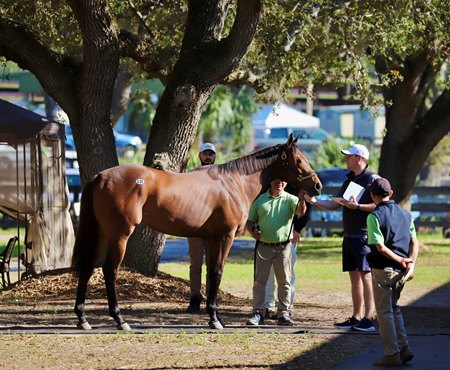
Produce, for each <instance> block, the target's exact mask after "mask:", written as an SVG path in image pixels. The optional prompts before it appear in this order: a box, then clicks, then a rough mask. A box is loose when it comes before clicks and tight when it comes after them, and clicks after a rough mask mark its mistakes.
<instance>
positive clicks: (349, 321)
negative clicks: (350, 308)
mask: <svg viewBox="0 0 450 370" xmlns="http://www.w3.org/2000/svg"><path fill="white" fill-rule="evenodd" d="M360 321H361V320H358V319H356V318H355V317H354V316H352V317H349V318H348V319H347V320H345V321H342V322H337V323H336V324H334V326H335V327H336V328H338V329H350V328H351V327H352V326H355V325H357V324H359V322H360Z"/></svg>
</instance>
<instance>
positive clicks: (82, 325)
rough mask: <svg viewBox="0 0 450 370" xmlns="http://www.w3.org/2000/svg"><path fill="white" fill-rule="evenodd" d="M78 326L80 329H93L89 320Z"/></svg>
mask: <svg viewBox="0 0 450 370" xmlns="http://www.w3.org/2000/svg"><path fill="white" fill-rule="evenodd" d="M77 328H78V329H82V330H92V327H91V325H89V323H88V322H87V321H86V322H84V323H79V324H78V325H77Z"/></svg>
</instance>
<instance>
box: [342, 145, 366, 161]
mask: <svg viewBox="0 0 450 370" xmlns="http://www.w3.org/2000/svg"><path fill="white" fill-rule="evenodd" d="M341 153H342V154H345V155H350V154H355V155H359V156H361V157H363V158H364V159H369V150H368V149H367V148H366V147H365V146H364V145H361V144H355V145H352V146H351V147H350V148H348V150H341Z"/></svg>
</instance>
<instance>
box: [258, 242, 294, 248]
mask: <svg viewBox="0 0 450 370" xmlns="http://www.w3.org/2000/svg"><path fill="white" fill-rule="evenodd" d="M288 243H289V242H280V243H266V242H262V241H259V244H264V245H267V246H268V247H273V248H275V247H284V246H286V245H287V244H288Z"/></svg>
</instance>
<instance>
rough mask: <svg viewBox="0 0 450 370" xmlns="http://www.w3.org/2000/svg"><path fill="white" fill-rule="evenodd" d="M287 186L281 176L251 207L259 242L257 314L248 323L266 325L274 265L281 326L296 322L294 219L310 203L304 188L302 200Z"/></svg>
mask: <svg viewBox="0 0 450 370" xmlns="http://www.w3.org/2000/svg"><path fill="white" fill-rule="evenodd" d="M286 185H287V184H286V182H284V181H282V180H280V179H275V180H273V181H272V182H271V183H270V189H269V190H268V191H267V192H265V193H263V194H261V195H260V196H259V197H258V198H257V199H256V200H255V201H254V202H253V204H252V205H251V207H250V212H249V215H248V220H247V229H248V230H249V231H250V233H251V234H252V236H253V237H254V238H255V239H256V240H257V243H256V253H255V278H254V283H253V313H252V315H251V317H250V318H249V319H248V321H247V325H262V324H264V313H265V306H264V297H265V291H266V283H267V279H268V277H269V273H270V268H271V266H273V269H274V272H275V277H276V279H277V284H278V310H277V316H278V325H285V326H292V325H294V323H293V321H292V320H291V318H290V317H289V304H290V303H289V302H290V301H289V291H290V279H291V258H292V256H291V250H292V248H291V240H290V239H291V233H292V218H293V216H294V214H297V215H298V216H303V215H304V214H305V212H306V204H305V200H304V199H303V196H304V192H303V191H301V192H300V194H299V198H300V199H299V198H298V197H296V196H295V195H291V194H289V193H287V192H285V191H284V188H285V187H286Z"/></svg>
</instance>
